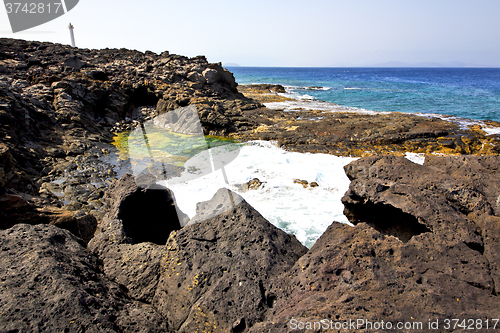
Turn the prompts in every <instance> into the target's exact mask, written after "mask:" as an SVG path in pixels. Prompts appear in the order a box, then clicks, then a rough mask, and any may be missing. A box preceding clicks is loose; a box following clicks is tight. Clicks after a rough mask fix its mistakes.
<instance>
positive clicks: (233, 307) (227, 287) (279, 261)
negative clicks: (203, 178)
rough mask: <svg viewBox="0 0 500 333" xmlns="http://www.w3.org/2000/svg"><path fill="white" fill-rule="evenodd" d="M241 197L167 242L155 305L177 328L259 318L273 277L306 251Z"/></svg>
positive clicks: (222, 326) (231, 325)
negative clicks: (233, 205)
mask: <svg viewBox="0 0 500 333" xmlns="http://www.w3.org/2000/svg"><path fill="white" fill-rule="evenodd" d="M227 191H228V190H226V189H220V190H219V191H218V192H217V193H216V194H215V195H214V197H213V198H212V199H211V201H215V202H219V201H221V200H222V199H220V198H219V197H221V196H223V195H225V193H226V192H227ZM231 194H232V195H233V196H237V194H234V193H231ZM237 201H240V203H239V204H238V205H236V206H235V207H234V208H233V209H231V210H228V211H226V212H224V213H222V214H220V215H218V216H215V217H213V218H210V219H208V220H204V221H200V222H197V223H195V224H191V225H188V226H186V227H185V228H183V229H181V230H178V231H176V232H175V233H172V234H171V236H170V238H169V240H168V242H167V245H166V246H167V250H168V251H167V255H166V256H165V257H163V258H162V261H161V271H162V277H161V279H160V282H159V284H158V289H157V291H156V294H155V297H154V302H153V304H154V305H155V307H156V308H157V309H158V311H159V312H160V313H162V314H164V315H165V316H167V317H168V318H169V325H170V326H171V327H172V328H173V329H178V331H179V332H195V331H203V330H204V329H208V330H209V331H217V332H231V331H245V329H248V328H249V327H251V326H253V325H254V324H256V323H258V322H259V321H261V320H262V319H263V318H264V314H265V312H266V311H267V310H268V309H270V308H272V307H273V303H274V297H275V295H274V294H273V293H271V292H270V285H271V282H272V281H273V280H274V279H275V277H276V276H278V275H279V274H281V273H282V272H283V271H286V270H287V269H289V268H290V267H291V266H292V265H293V264H294V263H295V261H296V260H297V259H298V258H299V257H300V256H302V255H303V254H304V253H305V252H306V250H307V249H306V248H305V247H304V246H303V245H301V244H300V243H299V242H298V241H297V239H296V238H295V237H294V236H291V235H288V234H286V233H285V232H283V231H281V230H279V229H277V228H276V227H274V226H273V225H271V224H270V223H269V222H268V221H266V220H265V219H264V218H263V217H262V216H261V215H260V214H259V213H258V212H257V211H256V210H255V209H253V208H252V207H251V206H250V205H249V204H248V203H246V202H245V201H244V200H243V199H242V198H241V199H240V200H237ZM199 214H200V212H197V215H199Z"/></svg>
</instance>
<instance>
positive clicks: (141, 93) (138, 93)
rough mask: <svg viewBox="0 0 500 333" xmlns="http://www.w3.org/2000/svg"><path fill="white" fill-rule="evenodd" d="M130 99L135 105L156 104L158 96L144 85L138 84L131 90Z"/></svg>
mask: <svg viewBox="0 0 500 333" xmlns="http://www.w3.org/2000/svg"><path fill="white" fill-rule="evenodd" d="M131 101H132V103H133V104H134V105H135V106H142V105H156V104H157V103H158V101H159V98H158V97H157V96H156V94H155V93H154V92H153V91H150V90H149V89H148V88H147V87H146V86H140V87H138V88H136V89H135V90H134V91H133V94H132V98H131Z"/></svg>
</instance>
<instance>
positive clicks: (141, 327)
mask: <svg viewBox="0 0 500 333" xmlns="http://www.w3.org/2000/svg"><path fill="white" fill-rule="evenodd" d="M0 247H1V250H0V263H1V264H0V276H1V278H0V279H1V281H0V282H1V285H2V288H0V308H1V311H0V327H1V328H0V331H2V332H125V331H126V332H164V331H166V330H167V327H166V325H165V322H164V321H163V320H162V318H161V316H159V315H158V314H157V313H156V312H155V311H154V309H153V308H152V307H151V306H150V305H147V304H144V303H140V302H137V301H134V300H132V299H130V298H129V297H128V296H127V295H126V293H125V292H124V290H123V289H122V288H121V287H120V286H119V285H118V284H116V283H112V282H110V281H109V280H107V279H106V278H105V277H104V276H103V275H102V273H100V271H99V270H98V268H97V267H98V262H97V260H96V259H95V258H94V257H93V256H92V255H91V254H90V252H88V251H87V250H86V249H85V248H84V247H83V243H81V241H80V240H79V239H77V238H75V237H74V236H73V235H72V234H71V233H69V232H68V231H66V230H62V229H59V228H56V227H54V226H51V225H36V226H31V225H26V224H18V225H16V226H14V227H12V228H10V229H8V230H4V231H0Z"/></svg>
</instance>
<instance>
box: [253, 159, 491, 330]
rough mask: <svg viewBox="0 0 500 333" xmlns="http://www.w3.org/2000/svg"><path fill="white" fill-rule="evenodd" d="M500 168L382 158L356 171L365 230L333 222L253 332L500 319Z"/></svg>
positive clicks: (358, 215)
mask: <svg viewBox="0 0 500 333" xmlns="http://www.w3.org/2000/svg"><path fill="white" fill-rule="evenodd" d="M499 162H500V159H499V157H477V156H463V157H433V158H429V159H428V160H427V161H426V162H425V164H424V166H421V165H418V164H414V163H412V162H410V161H408V160H406V159H405V158H400V157H395V156H384V157H380V156H379V157H369V158H364V159H360V160H357V161H355V162H353V163H351V164H350V165H348V166H347V167H346V173H347V175H348V176H349V178H351V180H352V182H351V185H350V188H349V191H348V192H347V193H346V195H345V196H344V198H343V202H344V204H345V205H346V211H345V212H346V215H347V216H348V217H349V219H350V221H351V222H352V223H354V224H356V227H355V228H352V227H349V226H346V225H342V224H338V223H333V224H332V225H331V226H330V227H329V228H328V230H327V231H326V232H325V233H324V234H323V235H322V236H321V238H320V239H319V240H318V241H317V242H316V244H315V245H314V246H313V247H312V248H311V250H310V251H309V252H308V253H307V254H306V255H304V256H303V257H302V258H300V259H299V260H298V261H297V263H296V264H295V266H294V267H293V268H292V269H291V270H290V271H288V272H286V273H284V274H283V276H282V278H281V279H278V280H277V282H276V284H275V285H274V286H273V288H272V289H271V290H272V292H275V293H276V295H277V296H276V297H277V298H276V301H275V306H274V308H273V309H272V310H270V311H269V312H268V314H267V320H266V321H264V322H263V323H260V324H258V325H256V326H254V327H253V328H252V330H251V331H253V332H288V331H292V329H291V327H292V326H290V320H291V319H292V318H295V319H297V320H298V321H301V322H313V321H316V322H318V321H320V320H322V319H327V320H333V321H334V322H344V321H349V320H350V319H354V320H355V319H358V318H361V319H366V320H369V321H371V322H380V321H381V320H384V321H386V322H387V321H391V322H394V323H396V322H398V321H401V322H418V321H420V322H423V323H424V325H425V324H426V323H427V322H428V320H429V319H431V320H435V319H437V318H439V319H440V320H444V319H446V318H458V319H481V318H493V317H495V316H498V308H499V306H500V296H499V292H500V290H499V288H498V279H499V275H498V272H499V270H498V267H499V264H498V259H499V256H498V251H500V247H499V243H498V239H499V237H500V232H499V231H500V218H499V217H498V215H496V214H497V213H496V211H495V207H496V205H497V202H496V201H497V197H496V195H495V194H496V193H498V194H500V177H499V176H498V163H499ZM365 222H366V223H365ZM361 328H362V329H361ZM365 328H366V327H360V330H359V331H367V332H371V331H370V330H364V329H365ZM424 328H425V329H427V330H425V329H424V331H432V330H428V327H424ZM307 331H308V332H309V331H310V332H313V331H314V330H307Z"/></svg>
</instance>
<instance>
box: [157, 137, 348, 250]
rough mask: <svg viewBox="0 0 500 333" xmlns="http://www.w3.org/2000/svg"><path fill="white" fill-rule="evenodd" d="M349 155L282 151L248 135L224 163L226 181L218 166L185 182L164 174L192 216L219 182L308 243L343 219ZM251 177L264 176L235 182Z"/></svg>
mask: <svg viewBox="0 0 500 333" xmlns="http://www.w3.org/2000/svg"><path fill="white" fill-rule="evenodd" d="M353 160H355V158H349V157H338V156H333V155H327V154H310V153H295V152H287V151H285V150H283V149H281V148H278V147H277V146H275V145H274V144H272V143H270V142H266V141H252V142H249V143H247V144H245V145H243V147H242V148H241V150H240V153H239V155H238V157H237V158H236V159H235V160H233V161H232V162H231V163H229V164H228V165H226V166H225V168H224V170H225V172H226V174H227V178H228V181H229V185H227V184H225V182H224V177H223V175H222V172H221V171H220V170H219V171H216V172H214V173H212V174H209V175H206V176H204V177H200V178H197V179H194V180H190V181H188V182H184V183H179V182H176V181H175V180H169V181H167V182H166V183H165V182H164V185H166V186H167V187H169V188H170V189H171V190H172V191H174V194H175V197H176V200H177V203H178V205H179V207H180V209H181V210H182V211H183V212H184V213H186V214H187V215H188V216H189V217H191V218H192V217H193V216H194V215H195V212H196V203H197V202H201V201H206V200H210V199H211V198H212V196H213V195H214V194H215V192H216V191H217V189H219V188H221V187H226V188H229V189H231V190H232V191H235V192H237V193H239V194H240V195H241V196H243V198H244V199H245V200H246V201H247V202H248V203H249V204H250V205H252V206H253V207H254V208H255V209H256V210H257V211H258V212H259V213H261V214H262V215H263V216H264V217H265V218H266V219H267V220H269V221H270V222H271V223H272V224H274V225H275V226H277V227H278V228H280V229H282V230H284V231H286V232H288V233H292V234H294V235H295V236H296V237H297V238H298V240H299V241H300V242H302V243H303V244H304V245H306V246H308V247H311V246H312V245H313V244H314V242H315V241H316V240H317V238H318V237H319V236H321V234H322V233H323V232H324V231H325V230H326V228H327V227H328V226H329V225H330V224H331V223H332V222H333V221H337V222H343V223H348V221H347V218H346V217H345V216H344V215H343V209H344V206H343V205H342V203H341V201H340V199H341V198H342V196H343V195H344V193H345V192H346V191H347V189H348V187H349V179H348V178H347V176H346V175H345V173H344V170H343V167H344V166H345V165H347V164H348V163H350V162H351V161H353ZM253 178H258V179H259V180H260V181H261V182H263V184H262V186H261V187H260V188H259V189H257V190H249V191H247V192H242V191H241V189H240V188H239V186H238V185H240V184H243V183H245V182H248V181H249V180H251V179H253ZM294 179H301V180H306V181H308V182H309V183H311V182H317V183H318V184H319V187H314V188H311V187H308V188H304V187H303V186H302V185H301V184H295V183H294V182H293V181H294Z"/></svg>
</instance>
